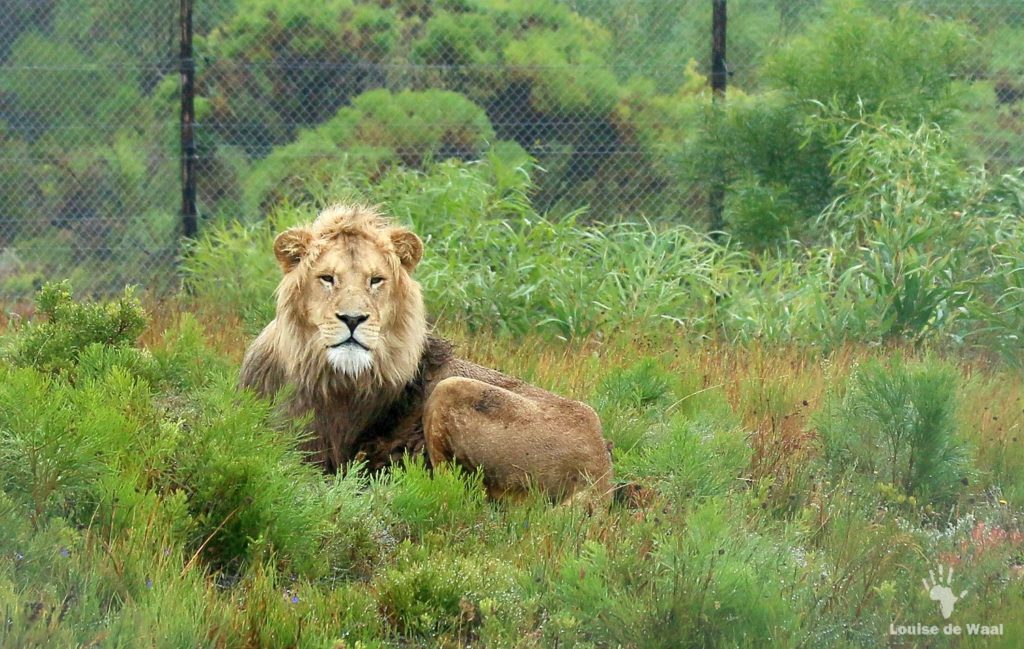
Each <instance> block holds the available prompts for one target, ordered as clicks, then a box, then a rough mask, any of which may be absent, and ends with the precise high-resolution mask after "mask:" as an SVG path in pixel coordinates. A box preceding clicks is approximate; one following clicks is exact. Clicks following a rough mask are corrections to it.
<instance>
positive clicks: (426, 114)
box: [245, 90, 494, 214]
mask: <svg viewBox="0 0 1024 649" xmlns="http://www.w3.org/2000/svg"><path fill="white" fill-rule="evenodd" d="M493 138H494V131H493V130H492V129H491V125H490V123H488V121H487V117H486V116H485V115H484V112H483V110H481V109H480V108H478V107H477V106H475V105H473V104H472V103H471V102H469V101H468V100H467V99H465V98H464V97H462V96H461V95H458V94H455V93H452V92H446V91H442V90H426V91H423V92H411V91H406V92H401V93H397V94H391V93H390V92H388V91H387V90H372V91H369V92H367V93H364V94H362V95H360V96H358V97H356V98H355V99H354V100H353V101H352V105H351V106H350V107H346V108H342V109H341V110H340V111H339V112H338V113H337V115H335V116H334V117H332V118H331V119H330V120H328V121H327V122H325V123H324V124H322V125H320V126H318V127H316V128H315V129H311V130H307V131H303V132H300V133H299V135H298V137H297V139H296V140H295V142H293V143H291V144H288V145H286V146H281V147H278V148H276V149H275V150H274V152H273V153H271V154H270V155H269V156H268V157H267V158H266V159H265V160H262V161H260V162H258V163H257V164H256V165H254V166H253V168H252V171H251V172H250V174H249V176H248V177H247V179H246V187H245V196H246V205H247V208H246V209H247V212H248V213H249V214H258V213H260V212H262V211H263V210H266V209H268V208H270V207H272V206H273V205H275V204H278V203H281V202H289V203H293V204H294V203H303V202H306V201H308V200H309V199H310V198H311V196H309V194H308V193H306V191H307V188H309V187H311V186H316V185H317V184H318V183H328V182H330V180H331V178H332V177H334V176H336V175H341V174H345V173H350V174H354V175H358V176H365V177H368V178H379V177H380V176H381V175H383V174H384V172H385V171H386V170H387V169H388V168H389V167H392V166H395V165H404V166H405V167H406V168H412V169H415V168H421V167H423V166H424V165H425V163H427V162H429V161H430V160H432V159H434V158H437V159H439V160H440V159H446V158H459V159H475V158H478V157H480V155H481V154H482V153H483V150H484V147H485V146H486V145H487V143H488V142H489V141H491V140H493ZM339 151H344V154H340V155H339ZM297 160H301V161H302V163H301V177H296V176H295V173H296V161H297Z"/></svg>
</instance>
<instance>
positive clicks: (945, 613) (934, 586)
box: [921, 565, 967, 620]
mask: <svg viewBox="0 0 1024 649" xmlns="http://www.w3.org/2000/svg"><path fill="white" fill-rule="evenodd" d="M943 571H944V567H943V566H942V565H939V578H938V579H935V573H934V572H932V571H931V570H929V571H928V576H929V577H931V584H930V585H929V583H928V581H929V580H928V579H921V581H922V582H923V583H924V589H925V592H927V593H928V596H929V597H931V598H932V599H933V600H935V601H937V602H938V603H939V610H940V611H942V619H944V620H948V619H949V616H950V615H952V614H953V606H954V605H955V604H956V603H957V602H958V601H960V598H961V597H963V596H964V595H966V594H967V591H966V590H964V591H961V593H960V594H959V595H954V594H953V588H952V586H953V568H952V567H950V568H949V572H948V573H946V574H943Z"/></svg>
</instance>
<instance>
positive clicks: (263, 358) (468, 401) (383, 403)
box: [241, 205, 611, 499]
mask: <svg viewBox="0 0 1024 649" xmlns="http://www.w3.org/2000/svg"><path fill="white" fill-rule="evenodd" d="M274 252H275V255H276V256H277V258H278V261H279V263H280V264H281V267H282V270H283V271H284V277H283V278H282V280H281V283H280V285H279V286H278V289H277V312H276V317H275V318H274V320H273V321H271V322H270V324H268V325H267V326H266V328H265V329H264V330H263V332H262V333H261V334H260V335H259V337H257V339H256V340H255V341H254V342H253V343H252V345H251V346H250V348H249V350H248V351H247V352H246V355H245V360H244V361H243V363H242V373H241V384H242V386H243V387H247V388H251V389H254V390H255V391H257V392H258V393H260V394H263V395H267V396H269V395H274V394H276V393H277V392H278V391H279V390H281V389H282V388H285V387H287V388H289V391H288V392H287V393H286V394H287V396H286V397H285V398H286V402H285V403H286V405H287V408H288V411H289V413H290V414H291V415H293V416H295V417H300V416H305V415H307V414H311V415H312V421H311V433H312V435H311V437H310V439H309V441H308V443H307V445H306V448H307V450H308V451H309V452H310V455H311V459H312V460H313V461H316V462H318V463H320V464H321V465H323V466H324V468H325V469H326V470H328V471H335V470H338V469H340V468H342V467H343V466H344V465H345V464H346V463H347V462H349V461H351V460H352V459H355V458H356V457H359V458H360V459H364V460H365V461H366V462H367V464H368V466H369V467H370V468H371V469H378V468H382V467H384V466H386V465H388V464H389V463H390V462H392V461H394V460H396V459H398V458H400V457H401V455H402V454H404V453H427V455H428V457H429V459H430V461H431V462H433V463H434V464H438V463H440V462H443V461H446V460H450V459H454V460H455V461H456V462H458V463H460V464H461V465H463V466H464V467H466V468H467V469H470V470H472V469H476V468H480V469H482V470H483V474H484V481H485V483H486V485H487V487H488V490H489V492H490V493H491V494H492V495H495V496H500V495H504V494H508V493H513V492H522V491H524V490H526V489H528V488H537V489H540V490H541V491H544V492H546V493H548V494H549V495H550V496H551V497H552V498H556V499H557V498H563V497H566V496H569V495H571V494H573V493H574V492H576V491H578V490H580V489H581V488H583V487H587V492H588V493H591V494H593V495H595V496H597V497H598V498H600V499H605V498H606V497H607V494H608V493H609V492H610V478H611V462H610V458H609V454H608V451H607V447H606V443H605V441H604V439H603V437H602V434H601V425H600V421H599V420H598V418H597V415H596V414H595V413H594V411H593V410H592V409H591V408H590V407H588V406H586V405H585V404H582V403H580V402H577V401H572V400H569V399H564V398H562V397H559V396H557V395H554V394H552V393H550V392H547V391H545V390H542V389H540V388H537V387H534V386H531V385H529V384H526V383H524V382H522V381H520V380H518V379H515V378H512V377H508V376H505V375H503V374H501V373H499V372H496V371H494V370H490V369H487V368H484V367H481V366H479V365H475V364H473V363H470V362H468V361H464V360H461V359H458V358H455V357H454V356H453V355H452V353H451V347H450V345H449V344H448V343H446V342H445V341H443V340H440V339H437V338H435V337H433V336H431V335H429V333H428V329H427V324H426V316H425V311H424V306H423V297H422V295H421V292H420V287H419V284H418V283H417V282H416V281H415V280H413V279H412V277H411V272H412V270H413V269H414V268H415V266H416V264H417V263H418V262H419V259H420V256H421V255H422V242H420V240H419V239H418V238H417V237H416V236H415V235H414V234H412V233H411V232H409V231H408V230H407V229H405V228H402V227H399V226H396V225H394V224H393V223H392V222H391V221H390V220H389V219H387V218H385V217H383V216H381V215H380V214H379V213H377V212H376V211H375V210H373V209H370V208H366V207H361V206H341V205H339V206H334V207H331V208H328V209H326V210H324V211H323V212H322V213H321V214H320V215H319V216H318V217H317V219H316V220H315V221H314V222H313V223H312V224H311V225H310V226H308V227H299V228H292V229H290V230H287V231H285V232H283V233H281V234H280V235H279V236H278V237H277V240H276V241H275V244H274ZM335 276H337V277H335ZM371 277H374V278H375V279H373V280H371V279H370V278H371ZM324 278H330V279H331V281H330V282H328V281H326V279H324ZM376 280H380V284H379V286H377V285H375V284H374V282H375V281H376ZM356 311H359V312H360V313H365V314H367V320H366V322H365V323H363V324H361V325H359V327H357V329H353V330H352V333H351V336H352V337H356V335H357V333H356V332H357V331H360V332H362V331H365V332H366V334H365V336H366V340H367V345H368V347H369V349H368V351H367V352H366V353H367V354H369V358H372V360H371V361H370V362H369V369H367V370H366V371H365V372H362V373H360V374H358V375H357V376H351V375H348V374H345V373H344V372H342V371H339V370H338V368H337V366H335V365H332V364H331V362H330V361H329V360H328V354H327V353H326V347H327V346H328V344H329V343H332V342H333V341H334V340H335V339H336V338H337V337H339V336H344V335H346V334H347V330H346V329H345V328H344V327H342V326H341V325H339V324H338V321H337V318H336V317H335V316H336V315H338V314H342V313H343V312H344V313H349V312H351V313H355V312H356ZM358 353H360V354H362V353H363V352H358ZM360 358H363V357H360Z"/></svg>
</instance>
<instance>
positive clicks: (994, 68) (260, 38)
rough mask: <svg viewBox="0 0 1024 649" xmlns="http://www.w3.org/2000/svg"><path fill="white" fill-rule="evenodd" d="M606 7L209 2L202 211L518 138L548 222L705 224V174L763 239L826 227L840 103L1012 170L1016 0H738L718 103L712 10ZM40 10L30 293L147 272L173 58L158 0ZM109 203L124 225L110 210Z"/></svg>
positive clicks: (241, 213)
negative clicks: (820, 219) (297, 178)
mask: <svg viewBox="0 0 1024 649" xmlns="http://www.w3.org/2000/svg"><path fill="white" fill-rule="evenodd" d="M619 4H620V3H609V2H606V1H604V0H587V1H586V2H577V3H573V4H572V6H571V7H570V6H569V5H566V4H564V3H559V2H555V1H554V0H538V1H537V2H529V3H508V2H504V1H498V0H474V1H472V2H441V3H409V2H397V3H393V2H379V1H377V0H353V1H337V2H328V3H308V2H306V3H304V2H298V1H296V0H215V1H213V2H208V3H203V5H202V6H201V7H199V8H197V12H198V13H197V16H196V29H197V37H196V45H195V48H196V53H197V63H198V79H197V92H198V97H197V99H196V110H197V122H198V124H199V128H197V129H196V137H197V146H198V154H199V155H198V167H199V168H198V174H197V176H198V182H199V188H198V189H199V202H200V211H201V212H202V213H203V214H204V215H206V216H207V217H210V218H211V219H213V220H219V218H220V217H227V218H230V219H234V218H241V219H243V220H246V221H252V220H256V219H257V218H262V216H264V215H265V214H266V212H267V211H268V210H269V209H271V208H272V207H274V206H276V205H281V204H289V203H291V204H294V203H295V202H296V200H298V201H305V200H308V198H309V197H308V196H298V195H296V192H297V191H299V190H300V189H301V183H299V184H298V185H297V184H296V183H295V182H293V177H294V175H295V169H296V168H302V169H303V170H304V172H303V174H302V175H303V178H304V179H305V180H308V179H309V178H310V177H314V176H315V177H318V178H319V179H320V180H321V181H323V182H326V181H327V180H328V179H329V177H331V176H334V175H361V176H365V177H367V178H369V179H370V180H371V181H374V180H375V179H377V178H379V177H381V176H382V175H384V174H385V172H387V171H388V170H390V169H392V168H394V167H403V168H417V169H424V168H425V167H426V166H429V164H430V163H432V162H440V161H443V160H446V159H450V158H453V159H459V160H463V161H473V160H480V159H484V158H485V157H486V156H487V154H488V152H490V151H492V150H498V151H502V150H507V149H508V148H509V147H511V146H516V147H519V148H521V149H522V150H524V151H526V152H527V153H528V154H529V155H530V156H531V157H533V158H534V159H535V160H536V161H537V163H538V167H537V169H538V171H537V172H535V173H534V174H533V182H534V186H533V187H532V188H531V192H532V193H531V199H532V202H533V204H534V205H535V206H536V208H537V209H538V211H540V212H541V213H544V214H550V215H552V217H553V218H555V219H560V218H562V217H563V216H564V215H566V214H569V213H572V212H574V211H575V210H577V209H579V208H580V207H582V206H586V207H587V208H588V211H587V212H586V219H587V220H595V221H601V222H615V221H620V220H627V221H635V220H641V219H648V220H650V221H651V222H655V223H672V224H675V225H687V226H689V227H691V228H694V229H695V230H704V229H706V228H707V226H708V223H709V220H708V213H707V209H706V208H707V204H708V193H709V190H710V189H711V188H713V187H719V188H721V189H722V190H723V191H724V193H725V215H724V216H725V224H726V225H725V227H726V230H727V231H728V232H729V234H730V235H732V236H733V237H734V239H735V240H736V241H737V242H740V243H742V244H743V245H744V246H748V247H764V246H769V247H775V246H779V245H784V244H786V242H788V241H792V240H797V241H800V242H801V243H803V244H816V243H819V242H820V241H821V236H822V233H821V230H820V228H817V227H815V221H816V217H817V216H818V214H819V213H820V212H821V210H822V209H824V208H826V207H827V206H828V205H830V204H831V203H832V202H833V201H834V200H836V199H837V198H838V197H839V195H840V193H841V188H840V187H839V183H840V182H841V181H842V178H841V177H838V176H837V173H836V168H835V167H834V164H833V163H834V158H835V156H836V155H837V154H838V153H840V152H841V150H842V149H843V148H844V146H845V143H846V135H847V134H846V132H845V128H836V123H835V120H834V119H833V118H834V117H835V116H836V115H840V114H845V115H866V116H870V117H871V118H872V119H874V120H876V121H878V122H879V123H884V124H887V125H891V126H893V127H898V128H903V129H905V130H907V131H910V132H914V131H916V130H917V129H919V128H921V127H925V128H930V127H931V126H932V125H933V124H937V125H938V126H939V127H940V128H941V129H942V131H943V133H945V134H946V137H947V138H948V140H949V141H950V142H954V143H955V144H956V146H955V147H954V150H952V151H950V152H949V155H950V156H951V158H952V159H953V160H954V161H955V163H956V164H957V165H959V166H961V167H969V166H971V164H974V162H975V161H977V160H978V159H980V158H981V156H984V157H985V159H986V160H987V164H988V166H989V171H990V172H991V173H993V174H994V175H996V176H998V175H1001V174H1003V173H1009V172H1012V170H1013V169H1015V168H1016V167H1018V166H1020V165H1021V157H1020V152H1019V150H1018V149H1019V147H1017V146H1016V143H1017V141H1018V140H1019V137H1018V135H1019V132H1020V130H1021V125H1020V119H1019V115H1018V113H1019V106H1018V104H1019V102H1020V100H1021V99H1022V98H1024V91H1021V83H1020V74H1021V68H1020V64H1019V60H1020V56H1018V55H1017V54H1019V52H1016V50H1015V49H1014V46H1013V45H1012V44H1013V43H1016V42H1019V41H1020V40H1021V39H1020V38H1018V36H1019V35H1018V34H1017V30H1020V29H1021V25H1022V24H1024V17H1022V15H1021V12H1020V10H1019V8H1016V7H1015V5H1013V3H1010V2H998V3H994V4H993V3H989V4H988V5H986V7H985V8H982V7H980V6H979V7H968V8H964V7H961V6H960V5H959V4H958V3H950V2H946V1H945V0H919V1H909V0H908V2H905V3H898V4H897V5H893V3H889V2H878V1H876V0H804V1H801V2H787V3H771V2H762V1H760V0H745V1H744V2H742V3H740V4H739V6H738V8H737V11H738V13H736V12H734V20H733V21H731V23H730V32H729V34H730V43H729V51H730V57H731V59H732V60H733V61H735V62H736V64H737V65H736V66H735V67H736V70H735V72H736V73H735V75H734V77H733V78H732V81H731V85H730V90H729V100H728V101H727V102H725V103H724V105H717V106H716V105H712V101H711V97H710V94H709V93H708V91H707V88H706V81H705V76H706V74H705V73H706V70H705V69H704V65H703V64H702V63H699V62H702V61H704V60H705V58H706V50H707V42H706V40H707V39H706V33H705V32H706V25H707V22H708V16H707V13H708V9H707V7H706V5H703V4H701V3H697V2H693V3H679V4H677V5H671V6H669V5H666V4H665V3H663V2H640V3H633V4H631V5H629V7H628V9H627V8H625V7H622V6H619ZM51 5H52V6H51ZM46 7H48V8H46ZM46 7H43V8H40V9H38V10H37V11H30V10H27V9H26V10H24V11H22V10H19V13H18V14H17V16H16V18H17V19H16V20H14V21H12V22H11V25H10V26H9V27H5V28H4V30H5V31H3V32H2V33H0V40H2V41H3V42H2V43H0V61H2V62H3V64H4V66H5V69H9V74H6V75H4V78H3V79H2V80H0V93H2V94H3V96H4V97H5V100H4V101H5V106H7V107H8V110H7V111H6V112H5V117H4V119H3V121H2V122H0V150H2V151H3V155H4V156H5V158H6V159H9V160H11V161H12V162H15V163H16V164H13V165H12V169H11V171H10V174H9V176H8V178H7V180H6V181H5V182H4V183H3V184H2V185H0V205H2V206H3V211H4V214H5V215H7V218H8V222H9V227H6V228H5V231H4V233H3V234H2V236H3V237H4V240H3V241H2V242H0V243H2V244H3V246H4V249H5V252H4V253H3V257H2V258H0V289H2V290H3V292H4V293H5V294H21V295H27V294H29V293H31V291H32V290H33V288H38V287H39V286H40V285H41V284H42V283H43V282H44V281H45V280H46V279H47V278H49V277H52V276H53V275H54V274H55V272H56V271H58V270H59V271H63V272H67V271H66V269H68V268H74V269H75V272H76V277H75V278H74V279H75V280H76V282H77V284H78V285H80V286H89V287H90V288H92V287H93V286H95V288H96V289H97V290H98V291H99V292H105V293H107V294H109V293H111V292H117V291H118V290H120V287H121V286H123V284H125V283H126V282H131V281H133V280H134V281H140V280H145V283H146V284H147V285H161V282H164V281H165V280H166V278H165V277H162V276H161V274H162V270H163V269H165V268H166V267H167V266H168V264H169V262H170V261H171V259H172V258H173V257H174V255H175V254H176V252H177V250H176V241H175V232H176V228H177V227H178V226H177V223H176V219H175V217H174V213H175V211H176V206H177V204H178V199H177V193H178V192H177V188H176V185H175V182H176V178H177V176H178V170H177V165H178V156H177V153H175V151H176V147H177V142H176V139H175V118H174V114H175V111H176V93H177V85H178V76H177V69H176V67H175V66H174V65H170V64H169V63H168V61H170V59H169V58H168V52H167V51H164V49H161V48H165V46H164V44H163V42H162V40H161V39H159V38H155V37H154V29H155V28H154V25H155V24H163V22H166V24H167V25H171V24H173V21H174V15H173V10H172V9H171V8H165V9H160V10H156V9H154V8H147V7H141V6H140V7H133V8H131V9H130V10H129V9H124V8H123V7H121V6H120V4H118V3H112V2H106V1H104V2H99V3H93V4H92V5H91V6H90V7H89V8H88V9H85V8H83V7H82V6H81V5H80V3H74V2H71V1H70V0H55V2H53V3H50V4H48V5H46ZM161 12H163V13H161ZM996 16H1003V17H1004V20H1002V21H998V20H993V17H996ZM162 21H163V22H162ZM98 33H102V34H105V35H108V36H109V37H108V38H97V37H96V34H98ZM160 33H161V34H163V32H162V31H161V32H160ZM165 49H166V48H165ZM581 70H585V72H586V73H585V74H583V73H580V71H581ZM83 71H84V72H83ZM85 98H91V100H88V101H87V100H85ZM299 161H301V164H300V163H299ZM540 169H543V172H541V171H539V170H540ZM121 214H126V215H129V216H131V217H132V218H130V219H128V225H126V226H124V227H121V226H120V225H119V226H118V227H111V224H110V222H109V221H108V220H107V219H109V217H110V215H121ZM112 251H116V253H117V254H118V255H122V254H123V255H124V261H125V264H124V266H125V267H126V270H125V271H119V270H114V269H111V267H110V264H109V263H107V262H108V261H109V260H110V258H111V256H112V254H113V253H112ZM122 251H124V252H123V253H122ZM99 271H101V272H102V273H101V272H99ZM100 274H103V275H106V276H109V278H110V279H109V281H108V282H105V283H103V284H102V285H96V282H97V276H98V275H100Z"/></svg>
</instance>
